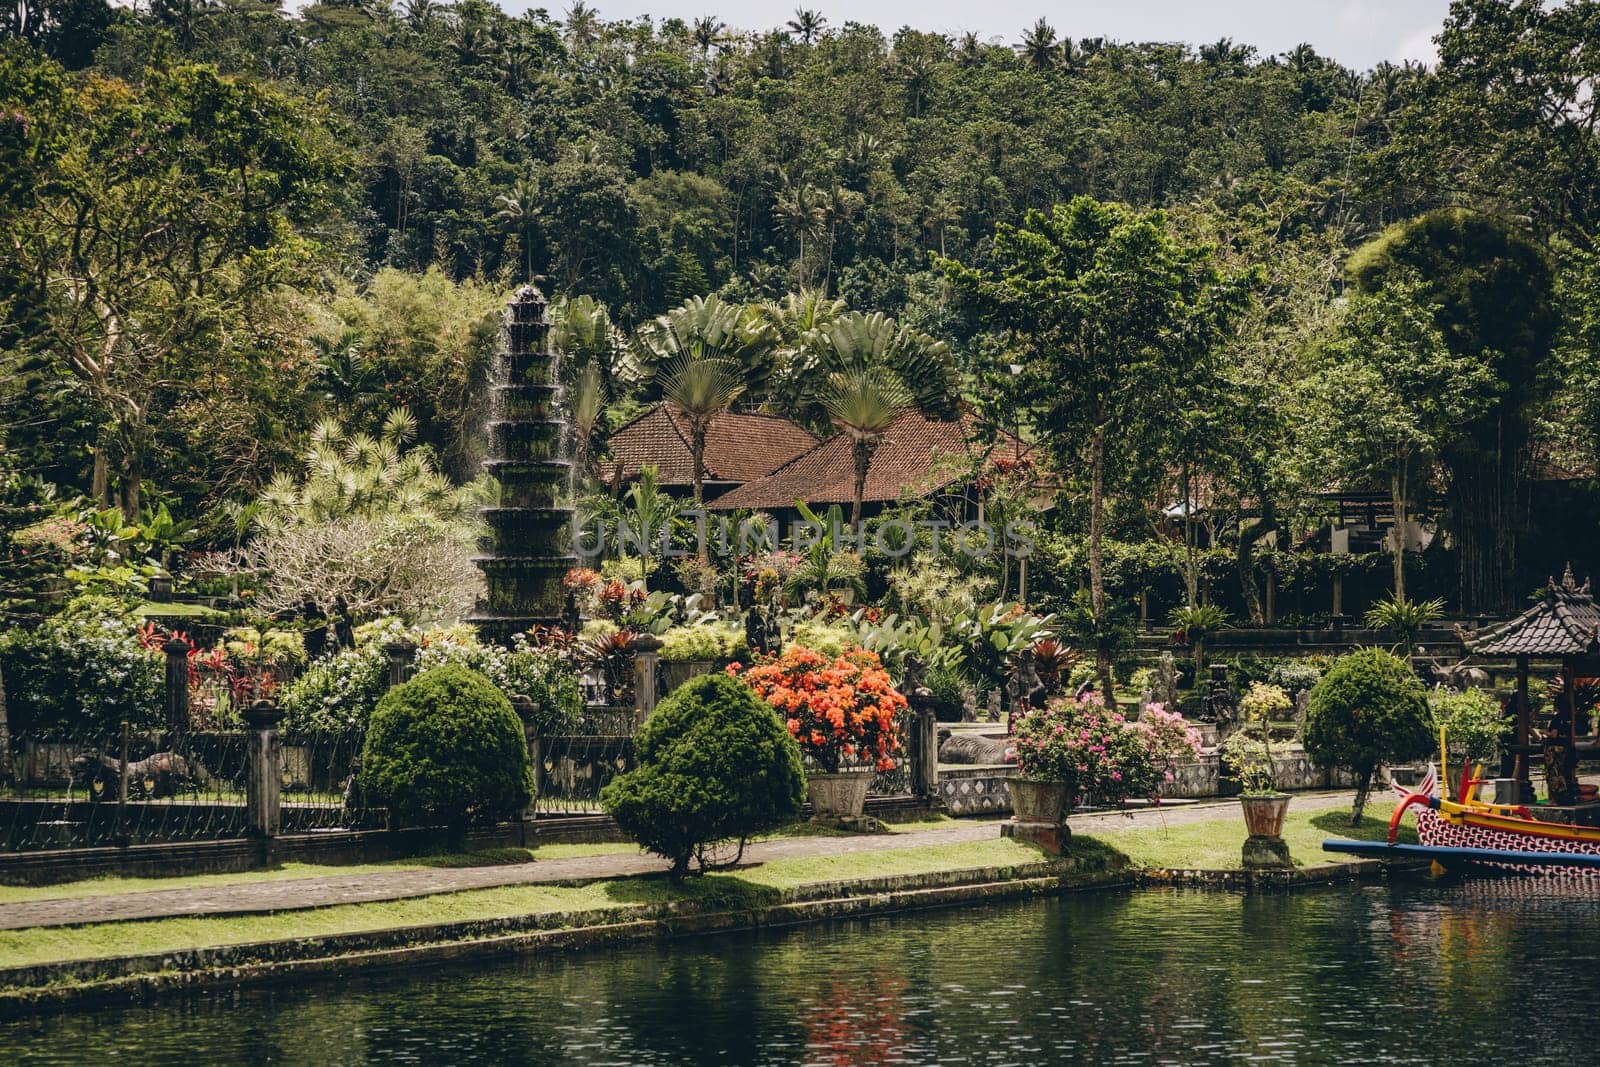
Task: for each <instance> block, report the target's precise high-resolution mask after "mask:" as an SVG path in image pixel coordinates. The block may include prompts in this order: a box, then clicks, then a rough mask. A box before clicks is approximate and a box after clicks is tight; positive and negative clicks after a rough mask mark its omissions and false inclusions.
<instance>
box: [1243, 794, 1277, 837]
mask: <svg viewBox="0 0 1600 1067" xmlns="http://www.w3.org/2000/svg"><path fill="white" fill-rule="evenodd" d="M1239 805H1240V806H1241V807H1242V808H1244V825H1245V828H1246V829H1248V830H1249V831H1250V836H1251V837H1282V836H1283V820H1284V817H1285V816H1286V815H1288V814H1289V794H1288V793H1269V794H1267V795H1265V796H1248V797H1240V798H1239Z"/></svg>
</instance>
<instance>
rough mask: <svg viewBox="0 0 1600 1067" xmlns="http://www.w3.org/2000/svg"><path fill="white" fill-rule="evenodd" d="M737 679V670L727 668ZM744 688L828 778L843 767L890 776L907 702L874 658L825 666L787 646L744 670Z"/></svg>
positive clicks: (858, 655) (853, 656)
mask: <svg viewBox="0 0 1600 1067" xmlns="http://www.w3.org/2000/svg"><path fill="white" fill-rule="evenodd" d="M729 671H730V672H735V673H737V668H734V667H730V668H729ZM743 677H744V680H745V682H746V683H747V684H749V686H750V688H752V689H754V690H755V691H756V694H757V695H758V696H760V697H761V698H762V699H763V700H765V701H766V702H767V703H768V704H771V705H772V706H773V707H774V708H776V709H777V712H778V714H779V715H781V716H783V717H784V722H785V725H787V726H788V728H789V733H790V734H792V735H793V736H794V739H795V740H796V741H798V742H799V743H800V750H801V751H802V752H804V753H805V755H806V757H807V758H808V759H810V760H811V761H812V762H814V763H815V764H816V765H817V766H818V767H820V768H821V769H822V770H823V771H825V772H826V773H828V774H837V773H838V772H839V771H840V770H844V769H848V768H850V767H876V768H877V769H878V770H880V771H887V770H893V769H894V765H895V764H894V753H896V752H898V751H899V750H900V727H899V723H898V722H897V717H898V716H899V714H900V713H901V712H903V711H905V710H906V706H907V705H906V698H905V697H904V696H903V695H901V693H900V692H899V691H898V690H896V689H895V687H894V683H893V682H892V681H890V679H889V672H888V671H886V670H884V669H883V666H882V663H881V662H880V661H879V659H878V657H877V656H876V655H875V654H873V653H871V652H867V651H865V650H864V649H859V648H857V649H852V650H850V651H848V652H846V653H844V654H843V655H841V656H835V657H833V658H829V657H827V656H824V655H821V654H820V653H818V652H815V651H813V650H812V649H809V648H802V647H801V646H799V645H790V646H789V647H788V648H786V649H784V650H783V653H782V655H780V656H778V657H776V658H775V659H771V660H767V661H766V662H763V663H758V664H757V665H756V666H754V667H750V668H747V669H746V670H745V671H744V673H743Z"/></svg>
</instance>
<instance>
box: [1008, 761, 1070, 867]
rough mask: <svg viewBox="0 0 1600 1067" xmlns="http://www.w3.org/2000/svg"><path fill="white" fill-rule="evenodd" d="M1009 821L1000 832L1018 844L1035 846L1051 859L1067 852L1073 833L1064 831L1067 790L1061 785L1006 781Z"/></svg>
mask: <svg viewBox="0 0 1600 1067" xmlns="http://www.w3.org/2000/svg"><path fill="white" fill-rule="evenodd" d="M1006 788H1007V789H1009V790H1011V812H1012V814H1011V821H1010V822H1008V823H1006V824H1005V825H1003V826H1002V827H1001V828H1000V832H1001V833H1002V834H1004V835H1005V836H1007V837H1012V838H1015V839H1016V840H1018V841H1028V842H1031V843H1032V844H1035V845H1038V846H1039V847H1040V848H1042V849H1044V850H1045V851H1046V852H1048V853H1050V854H1051V855H1055V856H1059V855H1061V854H1062V853H1063V852H1065V851H1066V849H1067V842H1068V841H1069V840H1070V839H1071V837H1072V831H1070V830H1068V829H1067V800H1068V796H1067V787H1066V785H1065V784H1064V783H1062V782H1030V781H1027V780H1025V779H1022V778H1009V779H1007V780H1006Z"/></svg>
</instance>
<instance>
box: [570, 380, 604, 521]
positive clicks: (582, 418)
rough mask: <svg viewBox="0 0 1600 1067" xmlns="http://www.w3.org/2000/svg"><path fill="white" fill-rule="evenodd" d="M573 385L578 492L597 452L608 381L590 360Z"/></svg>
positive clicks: (574, 469)
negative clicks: (595, 435)
mask: <svg viewBox="0 0 1600 1067" xmlns="http://www.w3.org/2000/svg"><path fill="white" fill-rule="evenodd" d="M569 389H570V392H569V395H570V396H571V398H572V399H571V402H570V403H569V404H568V405H567V407H568V410H569V411H570V413H571V417H572V488H573V491H574V493H576V491H577V489H578V487H579V486H581V485H582V484H583V480H584V479H585V478H587V477H588V476H589V468H590V466H591V459H592V457H593V455H594V448H593V442H594V432H595V428H596V427H598V426H599V425H600V416H601V415H603V414H605V410H606V399H607V394H606V383H605V381H604V380H603V379H602V378H601V377H600V368H599V366H598V365H596V364H594V363H590V364H587V365H586V366H585V367H584V368H583V369H582V370H580V371H578V373H577V374H575V375H573V381H572V385H571V386H570V387H569Z"/></svg>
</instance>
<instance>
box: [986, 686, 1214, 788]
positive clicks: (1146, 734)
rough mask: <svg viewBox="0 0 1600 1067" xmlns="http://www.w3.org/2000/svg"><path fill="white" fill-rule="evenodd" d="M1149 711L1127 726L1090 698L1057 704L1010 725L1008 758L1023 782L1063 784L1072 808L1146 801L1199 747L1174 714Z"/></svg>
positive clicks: (1092, 695) (1093, 696)
mask: <svg viewBox="0 0 1600 1067" xmlns="http://www.w3.org/2000/svg"><path fill="white" fill-rule="evenodd" d="M1154 710H1155V711H1156V712H1157V714H1155V715H1152V716H1151V718H1152V721H1151V722H1150V723H1139V722H1129V721H1128V720H1127V718H1126V717H1124V716H1123V715H1122V714H1121V713H1120V712H1117V711H1111V710H1108V709H1107V708H1106V707H1105V705H1104V704H1103V703H1102V702H1101V698H1100V695H1099V694H1098V693H1088V694H1085V696H1084V697H1082V698H1081V699H1076V700H1075V699H1073V698H1071V697H1061V698H1057V699H1056V700H1053V701H1051V702H1050V703H1048V704H1047V705H1046V706H1045V707H1042V708H1034V709H1032V710H1030V711H1029V712H1028V713H1027V714H1026V715H1024V716H1022V718H1020V719H1018V720H1017V721H1016V724H1015V726H1014V727H1013V728H1012V745H1013V752H1012V753H1011V755H1010V758H1014V761H1015V762H1016V764H1017V769H1018V770H1019V771H1020V772H1021V774H1022V777H1023V778H1026V779H1028V780H1030V781H1037V782H1062V783H1065V784H1066V786H1067V789H1068V792H1069V793H1070V795H1071V801H1072V803H1078V802H1079V801H1082V800H1086V799H1092V800H1094V801H1095V802H1096V803H1100V804H1116V805H1121V804H1124V803H1126V802H1127V800H1128V798H1130V797H1152V798H1153V797H1155V795H1156V794H1157V792H1158V791H1159V790H1160V788H1161V785H1162V783H1163V782H1166V781H1170V780H1171V777H1172V768H1173V766H1174V764H1175V763H1177V762H1178V761H1180V760H1183V759H1186V758H1192V757H1193V756H1194V755H1195V754H1196V753H1197V752H1198V751H1199V748H1200V736H1199V734H1197V733H1195V732H1194V731H1193V730H1190V729H1189V728H1188V724H1187V723H1185V722H1184V720H1183V717H1182V716H1181V715H1172V714H1170V713H1168V712H1166V711H1165V710H1162V709H1160V708H1155V709H1154Z"/></svg>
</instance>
